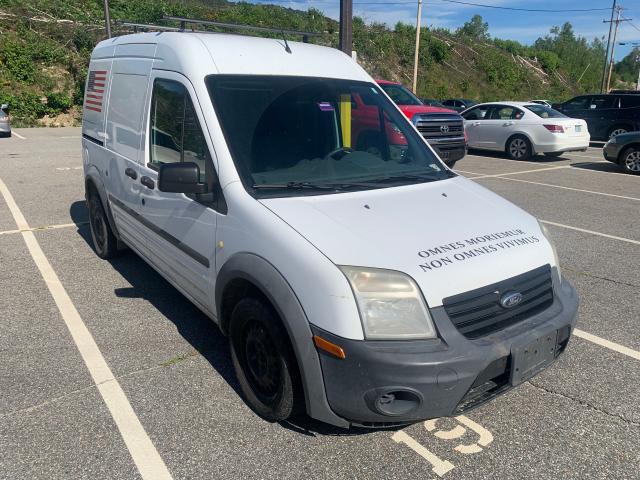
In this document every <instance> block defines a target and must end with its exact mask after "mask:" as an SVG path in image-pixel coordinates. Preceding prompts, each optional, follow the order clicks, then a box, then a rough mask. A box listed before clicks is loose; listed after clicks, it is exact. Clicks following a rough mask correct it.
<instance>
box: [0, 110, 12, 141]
mask: <svg viewBox="0 0 640 480" xmlns="http://www.w3.org/2000/svg"><path fill="white" fill-rule="evenodd" d="M8 107H9V106H8V105H7V104H6V103H4V104H2V105H0V135H2V136H4V137H10V136H11V122H10V121H9V115H7V112H5V110H6V109H7V108H8Z"/></svg>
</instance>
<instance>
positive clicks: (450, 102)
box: [442, 100, 454, 107]
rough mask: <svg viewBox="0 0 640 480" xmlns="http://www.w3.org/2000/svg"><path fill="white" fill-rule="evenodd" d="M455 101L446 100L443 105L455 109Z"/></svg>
mask: <svg viewBox="0 0 640 480" xmlns="http://www.w3.org/2000/svg"><path fill="white" fill-rule="evenodd" d="M453 103H454V102H453V100H445V101H444V102H442V104H443V105H446V106H447V107H453Z"/></svg>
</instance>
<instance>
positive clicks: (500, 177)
mask: <svg viewBox="0 0 640 480" xmlns="http://www.w3.org/2000/svg"><path fill="white" fill-rule="evenodd" d="M561 168H571V167H570V166H568V167H554V168H549V169H546V168H545V169H544V170H555V169H561ZM538 171H540V170H525V171H522V172H511V173H501V174H499V175H483V174H480V173H477V172H468V171H465V170H456V172H461V173H467V174H471V175H480V176H478V177H469V180H480V179H482V178H496V179H498V180H511V181H512V182H522V183H530V184H532V185H540V186H543V187H551V188H560V189H563V190H572V191H574V192H582V193H591V194H594V195H603V196H605V197H614V198H622V199H624V200H633V201H636V202H638V201H640V198H638V197H627V196H625V195H616V194H614V193H605V192H596V191H595V190H585V189H582V188H573V187H565V186H563V185H553V184H551V183H543V182H534V181H532V180H522V179H521V178H510V177H509V175H517V174H519V173H535V172H538ZM600 173H607V172H600Z"/></svg>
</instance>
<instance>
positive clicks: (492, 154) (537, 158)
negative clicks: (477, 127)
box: [463, 148, 569, 163]
mask: <svg viewBox="0 0 640 480" xmlns="http://www.w3.org/2000/svg"><path fill="white" fill-rule="evenodd" d="M468 154H469V155H475V156H480V157H489V158H495V159H499V160H504V161H505V162H514V163H519V160H513V159H511V158H509V157H507V155H506V154H505V153H504V152H496V151H491V150H475V149H471V148H470V149H469V152H468ZM568 159H569V157H564V156H559V157H549V156H547V155H541V154H538V155H534V156H533V157H531V158H530V159H529V160H527V161H528V162H537V163H553V162H562V161H565V160H568ZM463 160H464V159H463Z"/></svg>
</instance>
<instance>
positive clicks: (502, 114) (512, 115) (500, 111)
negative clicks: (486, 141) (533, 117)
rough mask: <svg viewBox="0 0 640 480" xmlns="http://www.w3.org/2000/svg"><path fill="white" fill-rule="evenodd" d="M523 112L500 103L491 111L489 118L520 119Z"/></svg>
mask: <svg viewBox="0 0 640 480" xmlns="http://www.w3.org/2000/svg"><path fill="white" fill-rule="evenodd" d="M523 116H524V112H522V110H519V109H517V108H515V107H509V106H506V105H500V106H497V107H496V108H494V109H493V111H492V112H491V120H520V119H521V118H522V117H523Z"/></svg>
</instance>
